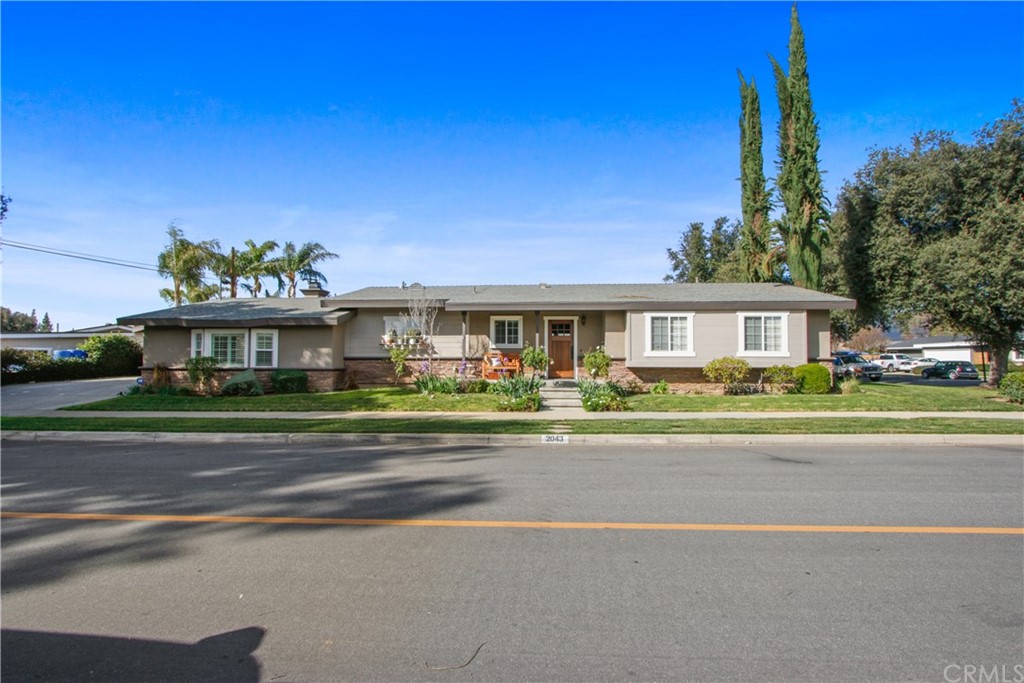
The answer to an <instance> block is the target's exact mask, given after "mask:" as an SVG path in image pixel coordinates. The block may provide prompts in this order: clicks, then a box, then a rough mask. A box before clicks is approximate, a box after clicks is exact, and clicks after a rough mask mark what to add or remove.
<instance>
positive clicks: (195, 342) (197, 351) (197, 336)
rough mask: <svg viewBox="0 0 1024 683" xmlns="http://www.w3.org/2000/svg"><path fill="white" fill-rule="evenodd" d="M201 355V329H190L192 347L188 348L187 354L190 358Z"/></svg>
mask: <svg viewBox="0 0 1024 683" xmlns="http://www.w3.org/2000/svg"><path fill="white" fill-rule="evenodd" d="M202 355H203V331H202V330H192V348H191V349H190V350H189V356H190V357H191V358H197V357H199V356H202Z"/></svg>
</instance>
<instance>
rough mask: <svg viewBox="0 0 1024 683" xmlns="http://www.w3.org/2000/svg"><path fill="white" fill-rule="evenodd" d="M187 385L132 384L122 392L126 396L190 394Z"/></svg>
mask: <svg viewBox="0 0 1024 683" xmlns="http://www.w3.org/2000/svg"><path fill="white" fill-rule="evenodd" d="M191 393H192V392H191V391H189V390H188V388H187V387H172V386H171V385H169V384H132V385H131V386H129V387H128V388H127V389H125V390H124V391H122V392H121V394H122V395H124V396H188V395H190V394H191Z"/></svg>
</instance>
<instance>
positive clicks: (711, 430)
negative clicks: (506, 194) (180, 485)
mask: <svg viewBox="0 0 1024 683" xmlns="http://www.w3.org/2000/svg"><path fill="white" fill-rule="evenodd" d="M559 425H567V426H568V427H569V428H570V429H571V432H570V433H571V434H1009V435H1024V420H1020V421H1018V420H962V419H940V418H918V419H913V420H901V419H895V418H873V417H872V418H855V419H845V420H836V419H830V418H782V419H760V420H758V419H741V420H630V419H621V420H574V421H568V422H562V423H559ZM553 426H554V423H553V422H550V421H542V420H515V419H507V420H473V419H458V418H455V419H442V418H423V419H406V418H375V419H372V420H356V419H341V420H325V419H318V420H311V419H296V420H291V419H284V418H270V419H246V418H196V417H188V418H181V417H158V418H117V417H109V418H107V417H70V416H69V417H6V418H4V419H3V422H2V424H0V429H2V430H3V431H81V432H91V431H94V432H196V433H205V434H210V433H247V434H254V433H288V434H549V433H551V432H552V428H553Z"/></svg>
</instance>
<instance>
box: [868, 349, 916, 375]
mask: <svg viewBox="0 0 1024 683" xmlns="http://www.w3.org/2000/svg"><path fill="white" fill-rule="evenodd" d="M913 360H914V359H913V358H911V357H910V356H908V355H907V354H905V353H883V354H882V355H880V356H879V357H878V360H876V361H875V363H877V364H878V365H881V366H882V369H883V370H885V371H886V372H896V371H897V370H902V369H903V366H904V365H907V364H909V363H911V362H912V361H913Z"/></svg>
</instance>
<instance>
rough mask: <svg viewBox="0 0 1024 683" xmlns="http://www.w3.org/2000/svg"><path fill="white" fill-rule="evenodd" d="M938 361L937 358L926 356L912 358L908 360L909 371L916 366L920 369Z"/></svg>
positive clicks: (915, 368)
mask: <svg viewBox="0 0 1024 683" xmlns="http://www.w3.org/2000/svg"><path fill="white" fill-rule="evenodd" d="M938 362H939V359H938V358H928V357H927V356H926V357H924V358H915V359H914V360H912V361H910V371H911V372H913V371H914V370H917V369H918V368H921V369H922V370H923V369H924V368H930V367H931V366H933V365H935V364H936V363H938Z"/></svg>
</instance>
